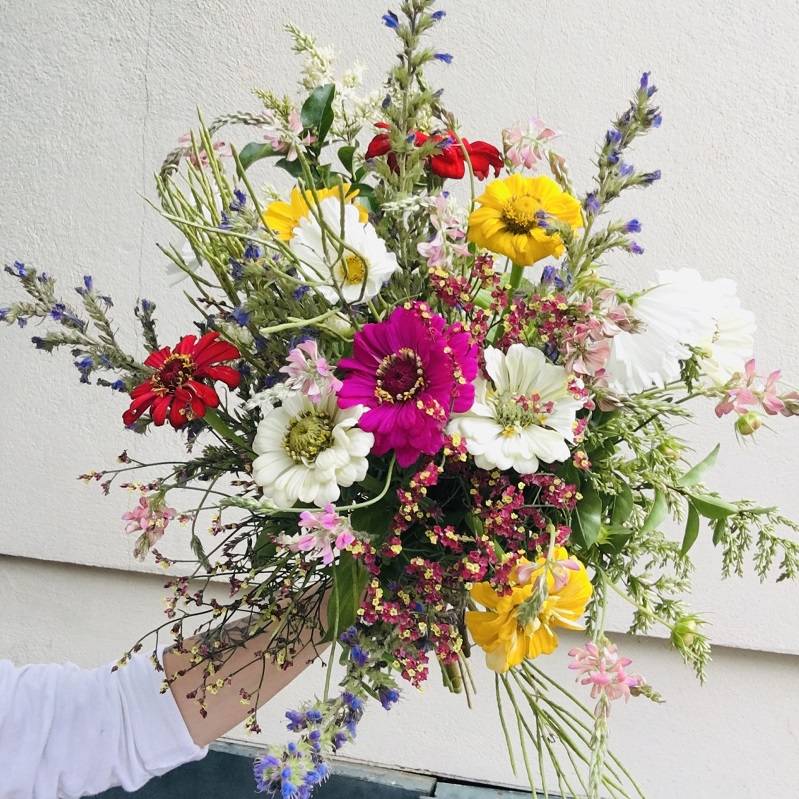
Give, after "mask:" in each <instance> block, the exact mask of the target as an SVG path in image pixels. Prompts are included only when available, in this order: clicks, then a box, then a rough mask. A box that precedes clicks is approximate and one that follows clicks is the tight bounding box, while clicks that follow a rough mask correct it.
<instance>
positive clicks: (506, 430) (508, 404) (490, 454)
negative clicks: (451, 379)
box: [447, 344, 582, 474]
mask: <svg viewBox="0 0 799 799" xmlns="http://www.w3.org/2000/svg"><path fill="white" fill-rule="evenodd" d="M485 360H486V372H488V375H489V376H490V378H491V380H490V381H488V380H486V379H485V378H483V377H482V376H478V377H477V379H476V380H475V401H474V404H473V405H472V407H471V408H470V409H469V410H468V411H467V412H466V413H462V414H456V415H454V416H453V417H452V419H451V421H450V423H449V425H448V427H447V430H448V432H449V433H458V434H460V435H462V436H463V438H464V440H465V441H466V447H467V449H468V450H469V453H470V454H471V455H472V456H473V457H474V462H475V463H476V464H477V466H479V467H480V468H481V469H494V468H497V469H502V470H505V469H515V470H516V471H517V472H518V473H519V474H532V473H533V472H535V471H537V470H538V465H539V461H544V462H545V463H552V462H554V461H565V460H567V459H568V457H569V454H570V453H569V446H568V444H569V443H570V442H572V441H573V440H574V438H573V437H574V422H575V416H576V414H577V411H578V410H579V409H580V408H581V407H582V403H581V402H580V401H579V400H577V399H575V398H574V397H573V396H572V395H571V394H570V393H569V390H568V375H567V372H566V370H565V369H564V368H563V367H562V366H555V365H554V364H552V363H550V362H549V361H548V360H547V359H546V357H545V355H544V354H543V353H542V352H541V351H540V350H538V349H536V348H534V347H526V346H525V345H524V344H513V345H511V347H510V348H509V349H508V352H507V354H506V353H503V352H502V351H501V350H498V349H495V348H494V347H487V348H486V350H485Z"/></svg>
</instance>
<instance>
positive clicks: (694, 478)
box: [677, 444, 721, 488]
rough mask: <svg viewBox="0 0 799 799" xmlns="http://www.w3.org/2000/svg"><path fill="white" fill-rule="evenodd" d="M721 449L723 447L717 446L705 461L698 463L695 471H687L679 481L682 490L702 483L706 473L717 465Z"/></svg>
mask: <svg viewBox="0 0 799 799" xmlns="http://www.w3.org/2000/svg"><path fill="white" fill-rule="evenodd" d="M719 449H721V445H720V444H716V446H715V447H713V450H712V452H711V453H710V454H709V455H708V456H707V457H706V458H705V459H704V460H703V461H700V462H699V463H697V464H696V466H694V468H693V469H690V470H689V471H687V472H686V473H685V474H684V475H683V476H682V477H681V478H680V479H679V480H678V481H677V485H678V486H680V487H682V488H688V487H689V486H695V485H696V484H697V483H701V482H702V478H703V477H704V476H705V473H706V472H708V471H709V470H710V469H712V468H713V466H714V464H715V463H716V458H718V456H719Z"/></svg>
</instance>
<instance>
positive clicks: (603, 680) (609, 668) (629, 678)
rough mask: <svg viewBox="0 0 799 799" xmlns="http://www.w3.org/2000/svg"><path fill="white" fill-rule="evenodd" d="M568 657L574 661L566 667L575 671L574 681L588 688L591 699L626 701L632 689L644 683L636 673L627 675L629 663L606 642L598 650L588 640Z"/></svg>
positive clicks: (612, 645)
mask: <svg viewBox="0 0 799 799" xmlns="http://www.w3.org/2000/svg"><path fill="white" fill-rule="evenodd" d="M569 655H570V656H571V657H572V658H574V660H572V662H571V663H570V664H569V668H570V669H572V670H574V671H576V672H577V681H578V682H579V683H580V684H581V685H590V686H591V698H592V699H598V698H599V697H600V696H601V695H602V694H604V695H605V696H606V697H607V698H608V699H610V700H611V701H612V700H615V699H621V698H624V700H625V702H626V701H628V700H629V698H630V696H631V692H632V689H633V688H640V687H641V686H643V685H644V684H645V680H644V678H643V677H642V676H641V675H640V674H629V673H628V672H627V667H628V666H629V665H630V664H631V663H632V660H630V658H627V657H622V656H621V655H620V654H619V650H618V648H617V647H616V645H615V644H611V643H606V644H603V645H602V646H601V647H600V646H597V644H595V643H593V642H591V641H589V642H588V643H586V645H585V646H584V647H582V648H580V647H577V648H575V649H570V650H569ZM597 708H600V705H597Z"/></svg>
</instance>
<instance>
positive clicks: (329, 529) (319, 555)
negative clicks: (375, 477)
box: [280, 502, 355, 565]
mask: <svg viewBox="0 0 799 799" xmlns="http://www.w3.org/2000/svg"><path fill="white" fill-rule="evenodd" d="M299 524H300V530H301V531H302V532H301V533H300V534H299V535H295V536H284V537H283V538H282V539H281V541H280V543H281V544H283V546H285V547H287V548H288V549H290V550H291V551H292V552H309V553H312V555H311V556H312V557H313V558H315V559H317V560H319V559H321V560H322V563H324V564H325V565H328V564H330V563H332V562H333V560H334V559H335V557H336V555H337V554H338V553H339V552H341V551H342V550H344V549H346V548H347V547H348V546H349V545H350V544H351V543H353V541H355V535H354V534H353V531H352V527H351V526H350V523H349V521H348V520H347V519H345V518H344V517H342V516H339V515H338V513H337V512H336V508H335V506H334V505H333V504H332V503H330V502H328V504H327V505H325V507H324V508H323V509H322V510H319V511H310V510H304V511H303V512H302V513H301V514H300V522H299Z"/></svg>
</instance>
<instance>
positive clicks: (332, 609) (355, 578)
mask: <svg viewBox="0 0 799 799" xmlns="http://www.w3.org/2000/svg"><path fill="white" fill-rule="evenodd" d="M366 577H367V575H366V569H364V568H363V566H361V564H360V563H358V561H357V560H355V558H353V557H352V555H351V554H350V553H349V552H342V553H341V557H340V558H339V560H338V563H336V565H335V566H334V567H333V588H332V590H331V592H330V602H329V603H328V606H327V633H326V635H325V639H324V640H325V641H332V640H333V638H334V637H338V636H339V635H340V634H341V633H342V632H344V630H346V629H347V627H350V626H351V625H352V624H354V623H355V619H356V617H357V615H358V614H357V611H358V606H359V605H360V601H361V594H362V593H363V589H364V586H365V585H366Z"/></svg>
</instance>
